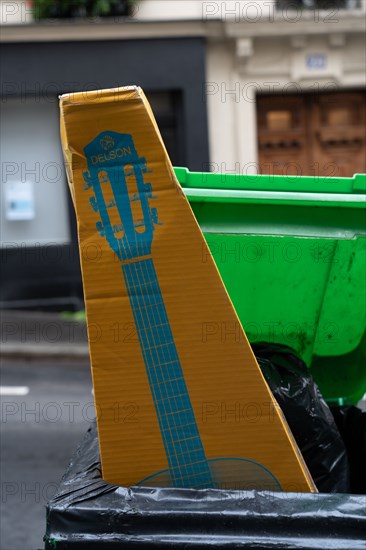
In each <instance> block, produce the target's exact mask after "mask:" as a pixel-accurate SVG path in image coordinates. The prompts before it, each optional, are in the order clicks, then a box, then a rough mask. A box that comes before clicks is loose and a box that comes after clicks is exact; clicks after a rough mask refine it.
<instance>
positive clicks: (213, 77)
mask: <svg viewBox="0 0 366 550" xmlns="http://www.w3.org/2000/svg"><path fill="white" fill-rule="evenodd" d="M365 15H366V3H365V2H363V1H362V0H361V1H357V0H348V1H347V0H336V1H334V2H327V3H324V2H321V1H316V0H296V1H292V2H290V1H289V0H263V1H259V0H255V1H250V0H245V1H241V2H238V1H236V2H235V1H233V2H206V1H198V0H181V1H180V0H174V1H167V0H140V1H139V2H137V3H135V5H134V6H133V9H132V13H131V16H130V17H128V18H124V17H113V18H108V19H103V18H97V19H80V20H78V19H74V20H72V21H61V22H60V21H55V20H51V21H42V22H39V23H36V22H34V21H33V20H32V11H31V6H30V3H29V2H26V1H19V2H14V1H12V2H9V1H7V0H2V1H1V2H0V17H1V22H2V27H1V41H2V54H3V55H2V70H1V96H2V98H1V110H2V123H1V150H2V160H1V164H2V183H1V193H2V199H3V200H2V215H1V233H2V248H1V256H2V258H1V260H2V265H3V286H2V295H1V298H0V299H1V301H2V305H3V307H4V306H5V307H12V305H14V304H15V305H17V304H18V305H22V307H23V306H24V304H31V302H29V300H36V301H38V302H39V303H43V304H44V305H45V307H48V304H55V307H61V305H62V307H79V306H80V304H81V303H82V302H81V300H82V291H81V282H80V272H79V267H78V266H79V263H78V250H77V242H76V230H75V221H74V216H73V212H72V208H71V204H70V200H69V197H68V190H67V185H66V180H65V173H64V169H63V166H62V155H61V150H60V144H59V137H58V104H57V98H58V95H59V94H61V93H65V92H68V91H75V90H92V89H98V88H105V87H113V86H120V85H124V84H131V83H133V84H138V85H141V86H142V87H143V88H144V89H145V90H146V92H147V95H148V97H149V99H150V101H151V103H152V106H153V109H154V112H155V114H156V117H157V120H158V124H159V126H160V128H161V131H162V134H163V137H164V140H165V142H166V144H167V148H168V151H169V153H170V155H171V158H172V161H173V164H175V165H184V166H187V167H188V168H189V169H191V170H197V171H212V172H220V173H223V174H225V173H234V172H235V173H241V174H252V173H273V174H295V175H315V176H316V175H319V176H350V175H352V174H353V173H356V172H365V171H366V159H365V117H366V113H365V99H366V96H365V66H366V63H365V61H366V60H365V51H366V47H365ZM19 205H23V211H22V206H19ZM24 205H25V206H24ZM17 208H18V211H16V210H17ZM19 209H20V210H19Z"/></svg>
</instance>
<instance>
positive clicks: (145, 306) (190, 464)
mask: <svg viewBox="0 0 366 550" xmlns="http://www.w3.org/2000/svg"><path fill="white" fill-rule="evenodd" d="M142 262H144V264H143V265H144V267H146V268H147V267H148V265H149V267H153V263H152V260H143V261H142ZM142 262H138V264H137V263H136V264H134V266H131V268H132V269H134V270H135V272H136V275H137V273H138V271H139V270H140V269H141V271H142V267H143V266H142V265H140V264H142ZM147 264H148V265H147ZM141 276H143V273H141ZM138 278H139V277H138ZM139 280H140V278H139ZM143 280H146V279H145V277H143ZM149 282H150V283H153V284H154V285H156V284H157V280H156V276H154V277H153V278H151V277H150V281H149ZM140 286H141V283H140ZM144 286H145V287H146V286H148V285H147V283H146V282H145V283H144ZM136 288H137V287H136ZM134 290H135V289H134ZM143 301H144V296H143ZM155 303H156V305H157V306H158V305H163V302H160V303H159V302H155ZM143 307H144V309H145V310H146V311H147V313H149V312H150V313H151V312H153V311H154V308H153V307H151V303H150V304H148V306H147V305H146V302H145V301H144V305H143ZM155 311H156V310H155ZM159 314H160V311H159ZM167 320H168V319H167ZM160 321H163V319H160ZM150 328H151V325H150ZM171 336H172V335H171ZM154 338H155V337H154ZM159 341H160V340H159ZM173 345H174V342H173ZM165 349H167V348H165ZM169 353H171V352H170V351H169ZM170 358H171V359H172V357H170ZM163 361H165V363H166V364H169V362H167V361H166V357H164V358H163ZM160 363H162V361H161V358H160ZM173 363H174V364H175V365H176V366H177V365H178V366H180V364H179V358H178V357H177V359H174V360H173ZM159 366H160V367H161V370H162V365H161V364H160V365H159ZM154 368H155V367H154ZM165 376H166V375H164V374H163V373H162V377H163V379H165ZM179 380H181V381H183V383H184V378H183V377H182V376H180V377H179ZM181 383H182V382H181ZM164 384H165V382H164ZM165 385H166V384H165ZM172 389H173V387H172ZM186 397H188V392H186ZM188 399H189V397H188ZM188 411H189V412H190V413H191V415H192V420H195V419H194V413H193V410H192V407H191V406H190V408H189V409H188ZM179 412H180V411H177V412H176V414H179ZM165 414H166V416H167V414H169V413H166V412H165ZM173 414H174V411H173ZM173 419H174V427H175V428H176V429H175V432H176V433H177V434H179V431H181V430H182V429H184V427H186V426H192V425H193V426H195V427H196V429H197V435H198V434H199V432H198V427H197V425H196V422H194V423H193V424H192V422H190V423H189V424H187V425H184V424H180V425H177V424H176V423H175V418H174V417H173ZM166 430H167V428H164V432H166ZM198 437H199V435H198ZM175 443H176V437H174V441H173V442H172V444H173V446H174V450H175V452H176V449H175ZM180 447H181V446H180ZM180 450H181V452H180V453H177V452H176V455H184V454H187V453H184V452H183V448H182V447H181V449H180ZM202 451H203V448H202V443H201V449H199V450H196V451H188V454H193V452H196V454H198V453H200V452H201V455H203V456H204V452H202ZM177 458H178V457H177ZM200 458H201V457H200ZM198 462H205V463H206V466H208V465H207V460H205V461H202V460H201V461H196V463H198ZM178 463H179V460H178ZM193 464H195V463H194V462H192V459H191V461H190V463H189V466H192V465H193ZM184 466H185V467H186V468H185V469H186V470H187V471H189V468H188V467H187V466H188V465H187V464H185V465H184ZM207 469H208V468H207ZM199 473H202V472H198V474H199ZM191 476H192V477H196V476H197V472H195V473H194V474H191ZM182 477H187V475H183V476H182Z"/></svg>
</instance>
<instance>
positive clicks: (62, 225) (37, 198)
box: [0, 97, 70, 246]
mask: <svg viewBox="0 0 366 550" xmlns="http://www.w3.org/2000/svg"><path fill="white" fill-rule="evenodd" d="M0 105H1V125H0V130H1V131H0V147H1V168H2V174H1V227H0V229H1V241H2V246H4V243H16V244H17V245H20V244H22V245H24V246H30V245H35V244H37V243H40V244H47V243H58V244H60V243H67V242H69V241H70V234H69V221H68V207H67V193H68V192H69V191H68V189H67V183H66V180H65V173H64V168H63V159H62V152H61V148H60V137H59V111H58V104H57V101H56V99H54V100H52V101H51V98H48V99H41V98H39V97H36V98H31V97H23V98H17V99H8V100H7V101H6V102H3V103H1V104H0ZM12 181H14V182H18V181H20V182H21V181H30V182H32V184H33V189H34V205H35V215H34V218H33V219H31V220H26V221H25V220H24V221H11V220H7V219H6V201H5V187H6V183H7V182H12Z"/></svg>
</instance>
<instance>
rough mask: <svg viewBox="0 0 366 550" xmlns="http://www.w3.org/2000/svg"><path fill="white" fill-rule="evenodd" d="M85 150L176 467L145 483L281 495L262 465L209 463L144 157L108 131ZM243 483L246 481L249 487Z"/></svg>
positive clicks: (88, 177)
mask: <svg viewBox="0 0 366 550" xmlns="http://www.w3.org/2000/svg"><path fill="white" fill-rule="evenodd" d="M84 152H85V155H86V159H87V163H88V170H89V171H88V172H85V173H84V179H85V182H86V187H85V189H86V190H89V191H91V192H92V196H91V197H90V204H91V206H92V208H93V209H94V211H95V212H99V215H100V221H99V222H98V223H97V229H98V231H99V233H100V235H101V236H102V237H104V238H105V239H106V240H107V242H108V244H109V246H110V247H111V248H112V250H113V251H114V253H115V254H116V256H117V257H118V259H119V260H120V262H121V267H122V273H123V277H124V282H125V285H126V289H127V293H128V297H129V301H130V305H131V308H132V312H133V317H134V321H135V325H136V329H137V334H138V339H139V343H140V347H141V352H142V356H143V360H144V364H145V368H146V374H147V377H148V381H149V384H150V389H151V394H152V397H153V401H154V405H155V410H156V414H157V418H158V422H159V427H160V432H161V437H162V440H163V444H164V449H165V453H166V457H167V461H168V466H169V469H168V470H164V471H162V472H157V473H154V474H152V475H151V476H149V477H148V478H145V479H144V480H142V481H140V482H139V483H138V484H139V485H142V484H143V485H148V486H174V487H186V488H189V487H194V488H208V487H220V488H223V487H225V486H227V487H233V486H234V485H235V486H236V487H237V488H251V489H267V490H277V491H278V490H281V486H280V484H279V482H278V481H277V479H276V478H275V477H274V476H273V474H272V473H271V472H270V471H269V470H267V469H266V468H265V467H264V466H262V465H260V464H258V463H256V462H253V461H250V460H246V459H241V458H233V459H231V458H218V459H211V460H208V459H207V458H206V454H205V451H204V448H203V444H202V441H201V437H200V433H199V430H198V426H197V423H196V418H195V415H194V411H193V408H192V404H191V400H190V396H189V392H188V389H187V386H186V382H185V379H184V374H183V369H182V366H181V364H180V360H179V357H178V353H177V349H176V346H175V343H174V337H173V333H172V330H171V327H170V324H169V319H168V315H167V312H166V309H165V304H164V300H163V296H162V294H161V290H160V286H159V282H158V278H157V275H156V272H155V267H154V263H153V260H152V257H151V245H152V241H153V235H154V228H155V225H156V224H157V223H158V216H157V210H156V209H155V208H151V207H150V200H151V199H153V197H152V189H151V185H150V184H148V183H145V182H144V174H146V173H147V172H148V169H147V167H146V161H145V159H144V158H139V156H138V154H137V152H136V149H135V146H134V143H133V140H132V136H131V135H129V134H120V133H117V132H112V131H110V132H102V133H101V134H99V135H98V136H97V137H96V138H95V139H94V140H93V141H92V142H91V143H89V145H87V146H86V147H85V148H84ZM243 437H245V435H244V434H243ZM240 479H245V480H246V482H245V483H244V484H243V486H242V487H240V486H239V485H238V484H237V480H240Z"/></svg>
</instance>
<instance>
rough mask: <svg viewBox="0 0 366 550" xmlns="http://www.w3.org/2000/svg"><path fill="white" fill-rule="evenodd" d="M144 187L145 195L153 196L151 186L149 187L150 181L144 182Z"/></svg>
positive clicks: (150, 197)
mask: <svg viewBox="0 0 366 550" xmlns="http://www.w3.org/2000/svg"><path fill="white" fill-rule="evenodd" d="M144 188H145V192H146V195H147V196H148V198H149V199H152V198H153V196H152V187H151V183H145V184H144Z"/></svg>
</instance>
